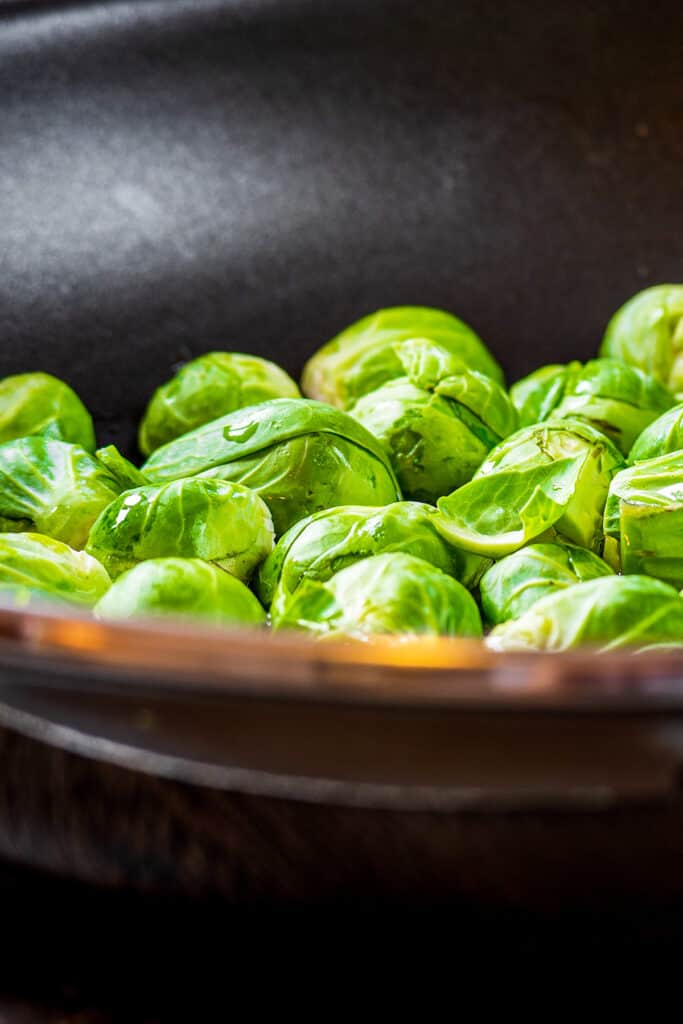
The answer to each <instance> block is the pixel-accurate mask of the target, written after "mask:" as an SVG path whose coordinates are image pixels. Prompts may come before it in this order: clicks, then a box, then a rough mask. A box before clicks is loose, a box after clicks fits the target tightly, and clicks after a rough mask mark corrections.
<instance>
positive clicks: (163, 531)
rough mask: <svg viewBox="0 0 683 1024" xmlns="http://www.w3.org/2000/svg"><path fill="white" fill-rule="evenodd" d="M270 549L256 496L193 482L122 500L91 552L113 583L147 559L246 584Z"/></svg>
mask: <svg viewBox="0 0 683 1024" xmlns="http://www.w3.org/2000/svg"><path fill="white" fill-rule="evenodd" d="M272 548H273V522H272V519H271V516H270V512H269V511H268V507H267V505H266V504H265V502H263V501H262V500H261V499H260V498H259V497H258V495H257V494H255V493H254V492H253V491H250V490H248V488H246V487H242V486H241V485H240V484H234V483H229V482H228V481H225V480H204V479H200V478H197V477H193V478H191V479H189V480H176V481H173V482H171V483H169V484H163V485H162V486H160V487H154V486H149V487H138V488H136V489H135V490H131V491H127V492H126V493H125V494H122V495H121V497H119V498H117V500H116V501H114V502H112V504H111V505H109V506H108V507H107V508H106V509H105V510H104V511H103V512H102V514H101V515H100V516H99V518H98V520H97V522H96V523H95V524H94V526H93V527H92V529H91V531H90V536H89V538H88V547H87V550H88V551H89V552H90V554H91V555H93V556H94V557H95V558H97V559H99V561H100V562H102V564H103V565H104V566H105V567H106V568H107V570H108V572H109V574H110V575H111V576H112V578H114V577H116V576H119V575H120V574H121V573H122V572H125V571H126V570H127V569H131V568H132V567H133V566H134V565H135V564H136V563H137V562H142V561H144V560H146V559H149V558H163V557H165V556H179V557H184V558H203V559H205V560H206V561H210V562H216V563H218V565H219V566H220V568H222V569H225V570H226V571H228V572H231V573H232V574H233V575H234V576H237V577H239V578H240V579H245V580H246V579H248V578H249V577H250V576H251V574H252V572H253V571H254V569H255V568H256V566H257V565H259V563H260V562H262V561H263V559H264V558H265V557H266V556H267V555H268V554H269V553H270V552H271V550H272Z"/></svg>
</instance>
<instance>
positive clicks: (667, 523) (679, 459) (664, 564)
mask: <svg viewBox="0 0 683 1024" xmlns="http://www.w3.org/2000/svg"><path fill="white" fill-rule="evenodd" d="M605 537H606V541H605V558H607V560H608V561H610V563H612V564H614V565H615V566H616V567H617V568H620V569H621V571H622V572H624V573H644V574H646V575H648V576H654V577H656V578H657V579H661V580H665V581H666V582H667V583H672V584H673V585H674V586H677V587H681V586H683V451H681V452H670V453H669V454H667V455H660V456H659V458H657V459H648V460H647V461H645V462H637V463H636V464H635V465H634V466H630V467H629V468H628V469H624V470H622V471H621V473H617V475H616V476H615V477H614V479H613V480H612V483H611V486H610V489H609V494H608V496H607V503H606V505H605Z"/></svg>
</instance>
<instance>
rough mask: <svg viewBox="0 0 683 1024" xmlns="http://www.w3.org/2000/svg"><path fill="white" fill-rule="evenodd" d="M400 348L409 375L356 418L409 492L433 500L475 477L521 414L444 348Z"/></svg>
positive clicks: (372, 396) (361, 406)
mask: <svg viewBox="0 0 683 1024" xmlns="http://www.w3.org/2000/svg"><path fill="white" fill-rule="evenodd" d="M394 348H395V351H396V354H397V356H398V358H399V360H400V362H401V364H402V366H403V368H404V372H405V376H403V377H397V378H396V379H395V380H391V381H389V382H388V383H387V384H384V385H382V387H380V388H378V389H377V390H376V391H371V392H370V393H369V394H367V395H364V396H363V398H361V399H360V400H359V401H358V402H356V404H355V405H354V406H353V407H352V409H351V415H352V416H353V417H354V418H355V419H357V420H358V421H359V422H360V423H362V424H363V426H364V427H367V429H368V430H369V431H370V433H372V434H374V436H375V437H376V438H378V440H379V441H380V442H381V443H382V445H383V446H384V448H385V450H386V451H387V453H388V455H389V458H390V460H391V464H392V466H393V468H394V472H395V473H396V476H397V477H398V482H399V485H400V487H401V490H402V492H403V494H404V495H406V497H409V498H414V499H415V500H421V501H428V502H435V501H436V500H437V498H440V497H441V496H442V495H443V494H447V493H448V492H449V491H452V490H455V488H456V487H460V486H461V484H464V483H466V481H467V480H470V479H471V477H472V474H473V473H474V471H475V469H477V467H478V466H479V465H480V464H481V462H482V460H483V459H484V457H485V456H486V454H487V452H488V451H489V450H490V449H491V448H493V447H494V446H495V445H496V444H498V443H499V442H500V441H501V440H502V438H503V437H506V436H507V435H508V434H510V433H512V431H513V430H515V428H516V426H517V416H516V413H515V410H514V408H513V406H512V403H511V402H510V399H509V398H508V396H507V395H506V393H505V391H504V390H503V388H502V387H501V386H500V385H499V384H497V383H496V381H494V380H492V379H491V378H490V377H486V376H484V374H481V373H477V372H475V371H470V370H467V369H466V368H465V367H464V366H463V364H462V363H461V362H460V360H459V359H458V358H457V357H454V356H452V355H451V354H450V353H449V352H448V351H447V350H445V349H443V348H442V347H441V346H438V345H434V343H433V342H430V341H427V340H426V339H423V338H415V339H411V340H410V341H406V342H403V343H400V344H398V345H395V346H394Z"/></svg>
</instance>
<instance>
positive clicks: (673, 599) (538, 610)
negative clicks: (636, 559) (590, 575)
mask: <svg viewBox="0 0 683 1024" xmlns="http://www.w3.org/2000/svg"><path fill="white" fill-rule="evenodd" d="M681 637H683V599H682V598H681V597H680V596H679V594H678V592H677V591H676V590H674V588H673V587H670V586H669V585H668V584H666V583H662V582H661V581H660V580H652V579H649V578H648V577H647V576H602V577H601V578H600V579H595V580H588V581H587V582H585V583H577V584H576V586H574V587H568V588H566V589H565V590H560V591H558V593H556V594H551V595H550V596H549V597H543V598H541V600H540V601H537V602H536V603H535V604H534V605H533V606H532V607H531V608H530V609H529V610H528V611H527V612H525V613H524V615H522V616H521V617H520V618H519V619H510V620H509V621H508V622H503V623H502V624H501V625H500V626H496V627H495V629H493V630H492V631H491V632H490V633H489V635H488V638H487V641H486V642H487V645H488V646H489V647H490V648H491V649H492V650H494V651H534V650H538V651H566V650H568V649H569V648H572V647H579V646H581V645H583V644H592V645H593V646H597V647H599V648H600V649H602V650H605V651H612V650H616V649H617V648H620V647H645V646H650V645H652V644H658V645H659V644H667V645H668V644H670V643H676V642H678V641H679V640H680V638H681Z"/></svg>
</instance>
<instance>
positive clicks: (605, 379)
mask: <svg viewBox="0 0 683 1024" xmlns="http://www.w3.org/2000/svg"><path fill="white" fill-rule="evenodd" d="M510 397H511V398H512V401H513V402H514V403H515V405H516V407H517V411H518V413H519V417H520V422H521V423H522V424H523V425H525V426H526V425H529V424H532V423H538V422H540V421H542V420H546V419H549V418H550V417H552V419H553V420H560V419H565V418H567V417H568V418H570V419H578V420H586V421H587V422H588V423H590V424H591V425H592V426H594V427H596V428H597V429H598V430H600V431H602V433H603V434H607V436H608V437H610V438H611V439H612V441H614V443H615V444H616V446H617V448H619V450H620V451H621V452H622V453H623V454H624V455H627V454H628V452H629V449H630V448H631V445H632V444H633V442H634V440H635V439H636V437H637V436H638V434H640V432H641V431H642V430H644V429H645V427H646V426H647V425H648V424H649V423H652V422H653V420H655V419H657V417H658V416H659V415H660V414H661V413H662V412H664V411H665V410H666V409H669V408H670V407H671V406H672V405H673V402H674V398H673V395H671V394H670V393H669V392H668V391H667V390H666V388H664V387H662V385H661V384H660V383H659V382H658V381H656V380H655V379H654V377H648V376H647V374H645V373H642V372H641V371H640V370H636V369H635V368H634V367H633V366H627V365H626V363H620V362H618V361H617V360H616V359H592V360H591V361H590V362H589V363H586V364H585V366H582V365H581V363H569V364H568V365H567V366H544V367H542V368H541V369H540V370H537V371H536V372H535V373H532V374H530V375H529V376H528V377H525V378H524V379H523V380H520V381H518V382H517V383H516V384H514V385H513V386H512V388H511V389H510Z"/></svg>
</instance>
